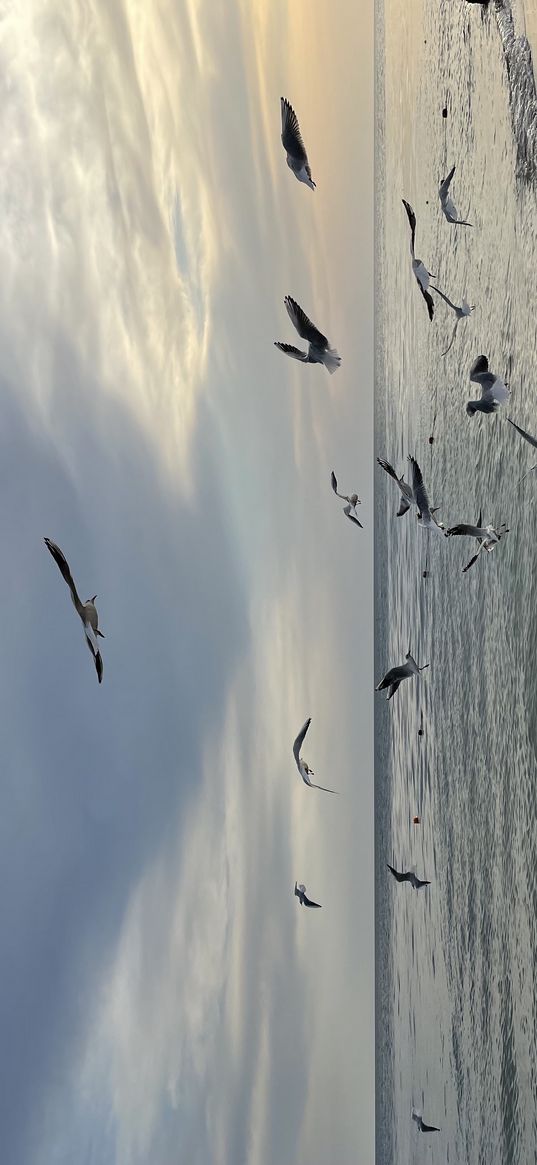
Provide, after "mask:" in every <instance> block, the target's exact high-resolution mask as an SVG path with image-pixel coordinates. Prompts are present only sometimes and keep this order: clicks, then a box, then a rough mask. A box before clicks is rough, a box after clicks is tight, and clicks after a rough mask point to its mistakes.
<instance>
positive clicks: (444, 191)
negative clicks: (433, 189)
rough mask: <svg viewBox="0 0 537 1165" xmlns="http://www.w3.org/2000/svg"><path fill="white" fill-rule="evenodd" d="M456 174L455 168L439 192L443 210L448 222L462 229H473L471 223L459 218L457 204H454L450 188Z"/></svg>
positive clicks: (445, 179)
mask: <svg viewBox="0 0 537 1165" xmlns="http://www.w3.org/2000/svg"><path fill="white" fill-rule="evenodd" d="M454 173H455V167H454V166H453V167H452V168H451V170H450V171H449V174H448V176H447V178H444V181H443V182H441V184H440V188H439V190H438V197H439V199H440V202H441V204H442V210H443V212H444V214H445V216H446V218H447V220H448V222H451V223H456V224H457V226H460V227H471V226H472V223H471V222H466V220H465V219H463V218H458V213H457V209H456V207H455V204H454V202H453V199H452V197H451V195H450V193H449V188H450V186H451V179H452V178H453V175H454Z"/></svg>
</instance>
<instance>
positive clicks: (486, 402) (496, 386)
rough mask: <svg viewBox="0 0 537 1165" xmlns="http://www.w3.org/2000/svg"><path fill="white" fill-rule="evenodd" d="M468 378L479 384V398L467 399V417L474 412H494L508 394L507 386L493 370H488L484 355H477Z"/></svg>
mask: <svg viewBox="0 0 537 1165" xmlns="http://www.w3.org/2000/svg"><path fill="white" fill-rule="evenodd" d="M470 380H471V381H472V383H473V384H479V385H480V386H481V400H469V401H468V404H467V405H466V412H467V413H468V416H469V417H473V415H474V413H476V412H480V413H495V412H496V410H497V409H498V408H499V406H500V405H501V404H503V402H504V401H505V400H507V397H508V396H509V388H508V386H507V384H504V382H503V380H501V379H500V377H499V376H496V374H495V373H494V372H489V362H488V360H487V357H486V356H478V357H477V360H474V363H473V364H472V367H471V369H470Z"/></svg>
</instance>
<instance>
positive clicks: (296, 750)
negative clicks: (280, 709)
mask: <svg viewBox="0 0 537 1165" xmlns="http://www.w3.org/2000/svg"><path fill="white" fill-rule="evenodd" d="M310 724H311V716H308V719H307V720H306V723H305V724H304V725H303V727H302V728H301V729H300V732H299V734H298V736H297V738H296V740H295V743H294V744H293V756H294V758H295V760H296V767H297V769H298V771H299V773H300V776H301V777H302V780H303V781H304V784H305V785H309V787H310V789H321V790H322V792H323V793H336V796H337V789H326V788H325V787H324V785H314V783H313V781H310V777H314V776H315V773H314V771H313V769H310V767H309V765H308V764H307V763H306V761H305V760H303V759H302V757H301V755H300V749H301V747H302V744H303V741H304V737H305V735H306V732H307V731H308V728H309V726H310Z"/></svg>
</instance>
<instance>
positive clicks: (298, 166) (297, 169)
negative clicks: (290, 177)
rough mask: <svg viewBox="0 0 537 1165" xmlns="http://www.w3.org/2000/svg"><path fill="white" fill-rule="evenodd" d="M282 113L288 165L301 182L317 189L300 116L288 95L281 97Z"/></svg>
mask: <svg viewBox="0 0 537 1165" xmlns="http://www.w3.org/2000/svg"><path fill="white" fill-rule="evenodd" d="M280 106H281V113H282V145H283V148H284V150H285V151H286V153H287V165H288V166H289V169H290V170H292V171H293V174H294V175H295V178H298V181H299V182H305V183H306V186H309V187H310V189H311V190H315V182H314V181H313V178H312V176H311V170H310V164H309V162H308V155H307V153H306V148H305V146H304V142H303V141H302V134H301V132H300V126H299V124H298V117H297V115H296V113H295V111H294V109H293V106H292V105H290V104H289V102H288V100H287V98H286V97H281V98H280Z"/></svg>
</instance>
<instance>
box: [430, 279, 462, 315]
mask: <svg viewBox="0 0 537 1165" xmlns="http://www.w3.org/2000/svg"><path fill="white" fill-rule="evenodd" d="M431 291H436V294H437V295H439V296H440V297H441V299H443V300H444V301H445V303H447V304H448V306H449V307H452V308H453V311H456V310H457V305H456V304H455V303H452V302H451V300H450V299H449V297H448V296H447V295H444V292H443V291H440V288H439V287H433V284H432V283H431Z"/></svg>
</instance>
